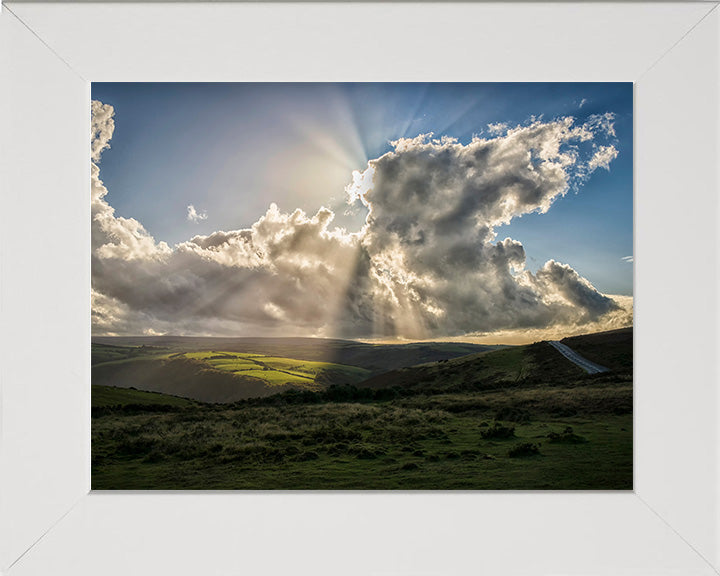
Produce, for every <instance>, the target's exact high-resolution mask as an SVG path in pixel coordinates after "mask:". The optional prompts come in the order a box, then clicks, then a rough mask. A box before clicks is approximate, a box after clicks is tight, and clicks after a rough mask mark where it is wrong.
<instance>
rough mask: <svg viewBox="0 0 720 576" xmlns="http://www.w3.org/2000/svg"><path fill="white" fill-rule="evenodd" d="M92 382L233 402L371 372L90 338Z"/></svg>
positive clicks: (346, 380) (345, 380)
mask: <svg viewBox="0 0 720 576" xmlns="http://www.w3.org/2000/svg"><path fill="white" fill-rule="evenodd" d="M92 352H93V362H92V382H93V384H96V385H101V386H110V387H119V388H130V387H132V388H137V389H139V390H146V391H152V392H160V393H164V394H171V395H175V396H183V397H186V398H191V399H194V400H199V401H202V402H233V401H236V400H240V399H243V398H252V397H257V396H266V395H269V394H275V393H278V392H282V391H284V390H286V389H288V388H297V389H307V390H317V389H320V388H323V387H325V386H329V385H332V384H353V383H358V382H361V381H363V380H365V379H366V378H368V376H370V374H371V372H370V371H369V370H367V369H365V368H362V367H358V366H346V365H343V364H338V363H335V362H324V361H317V360H302V359H296V358H287V357H281V356H275V355H265V354H257V353H251V352H232V351H225V350H186V349H183V347H178V346H172V347H156V346H111V345H106V344H97V343H93V348H92Z"/></svg>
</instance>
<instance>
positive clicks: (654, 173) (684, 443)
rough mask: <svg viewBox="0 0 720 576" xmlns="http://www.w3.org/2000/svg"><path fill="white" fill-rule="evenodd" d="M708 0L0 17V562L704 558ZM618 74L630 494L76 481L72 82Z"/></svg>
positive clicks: (65, 10) (148, 564)
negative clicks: (176, 486)
mask: <svg viewBox="0 0 720 576" xmlns="http://www.w3.org/2000/svg"><path fill="white" fill-rule="evenodd" d="M717 5H718V4H717V3H715V2H663V3H615V4H612V3H606V4H601V3H550V4H545V3H457V4H440V3H419V4H412V3H397V4H372V3H359V4H349V3H316V4H302V3H286V4H272V3H187V4H174V3H169V4H165V3H144V4H141V3H107V4H103V3H76V4H72V3H30V2H7V3H5V4H4V5H3V6H2V13H0V86H1V87H2V88H1V89H0V118H1V119H2V120H1V122H0V193H1V194H2V196H1V197H2V208H1V209H0V337H1V338H2V341H1V344H2V346H0V386H1V388H0V402H1V410H2V413H1V417H2V432H1V436H0V573H1V574H8V575H10V576H30V575H32V576H36V575H41V574H42V575H45V574H60V575H66V574H67V575H73V576H77V575H86V574H87V575H91V574H92V575H96V574H103V575H110V576H112V575H115V574H117V575H120V574H123V575H126V574H133V575H138V574H140V575H143V574H148V575H150V574H152V575H156V574H204V575H210V574H236V573H237V574H240V573H251V574H273V575H275V574H278V575H280V574H313V575H318V574H333V575H335V574H338V573H341V574H347V575H354V574H358V575H360V574H362V575H399V576H410V575H424V576H430V575H433V576H436V575H445V574H453V575H455V574H476V573H487V574H523V575H535V574H538V575H540V574H542V575H546V574H548V575H549V574H555V575H560V574H567V575H570V574H583V575H588V574H607V575H613V576H617V575H623V574H628V575H630V574H631V575H641V574H643V575H651V574H652V575H670V574H675V575H683V576H685V575H703V576H704V575H708V576H710V575H712V574H717V573H719V572H718V571H719V570H720V425H718V424H717V418H718V416H720V391H719V390H718V368H719V367H720V366H719V365H718V359H717V358H716V356H717V352H718V325H719V323H718V319H719V318H718V293H719V292H718V288H720V286H719V281H718V274H717V271H718V250H719V246H720V245H719V244H718V232H717V223H718V216H719V215H720V211H719V210H718V182H719V179H720V172H719V171H718V162H717V158H718V156H717V151H718V149H719V147H718V144H719V143H720V139H719V137H718V130H719V128H720V123H719V122H718V120H719V119H720V116H719V109H718V102H719V99H718V96H719V95H720V94H719V92H720V90H719V86H720V84H719V83H718V79H719V78H720V50H719V49H718V46H719V44H718V41H719V40H720V10H717V9H716V8H717ZM273 80H282V81H425V80H428V81H513V80H522V81H569V80H572V81H632V82H634V83H635V255H634V256H635V299H636V301H635V319H636V320H635V412H634V416H635V447H634V450H635V464H634V478H635V479H634V490H633V491H632V492H618V493H612V492H572V493H564V492H482V491H481V492H438V493H428V492H415V493H406V492H242V491H241V492H215V493H211V492H135V493H132V492H130V493H123V492H120V493H118V492H112V493H110V492H92V493H90V465H89V461H90V434H89V428H90V423H89V421H90V409H89V396H90V386H89V384H90V321H89V320H90V257H89V250H90V202H89V198H90V196H89V183H90V164H89V156H90V146H89V143H90V139H89V126H90V112H89V101H90V82H91V81H273Z"/></svg>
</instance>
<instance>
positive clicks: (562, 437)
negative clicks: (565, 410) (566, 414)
mask: <svg viewBox="0 0 720 576" xmlns="http://www.w3.org/2000/svg"><path fill="white" fill-rule="evenodd" d="M547 437H548V438H549V439H550V442H553V443H555V444H584V443H585V442H587V438H583V437H582V436H578V435H577V434H575V433H574V432H573V429H572V426H566V427H565V430H563V431H562V432H550V434H548V435H547Z"/></svg>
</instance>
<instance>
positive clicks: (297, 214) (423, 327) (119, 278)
mask: <svg viewBox="0 0 720 576" xmlns="http://www.w3.org/2000/svg"><path fill="white" fill-rule="evenodd" d="M112 112H113V111H112V107H109V106H106V105H102V104H100V103H93V114H94V116H93V138H94V141H93V166H92V187H93V210H92V214H93V226H92V233H93V240H92V246H93V257H92V278H93V330H94V332H95V333H97V334H110V333H117V334H130V333H134V334H141V333H148V332H147V331H148V330H152V331H154V332H156V333H179V334H218V335H281V336H282V335H321V336H343V337H403V338H413V339H415V338H417V339H422V338H438V337H450V336H462V335H468V334H483V333H490V332H498V331H513V330H525V331H528V330H548V329H550V328H553V329H559V327H564V329H565V330H566V331H569V330H572V329H573V328H577V327H578V326H583V325H588V324H597V325H598V326H603V325H605V324H607V325H611V324H612V325H615V324H618V323H622V322H625V324H626V325H627V323H629V322H631V319H632V312H631V311H629V312H628V309H627V307H626V306H622V305H620V304H619V303H618V301H617V299H615V298H611V297H608V296H605V295H603V294H601V293H599V292H598V291H597V290H596V289H595V288H594V287H593V286H592V284H591V283H590V282H589V281H588V280H587V279H585V278H582V277H581V276H580V275H579V274H578V273H577V272H576V271H575V270H573V269H572V268H571V267H570V266H568V265H565V264H561V263H558V262H555V261H549V262H547V263H546V264H545V265H544V266H543V267H542V268H541V269H540V270H538V272H537V273H532V272H530V271H529V270H527V269H526V268H525V251H524V248H523V246H522V244H521V243H519V242H517V241H516V240H513V239H511V238H505V239H503V240H498V239H497V229H498V228H500V227H502V226H503V225H504V224H506V223H508V222H510V221H511V220H512V219H513V218H516V217H519V216H521V215H523V214H528V213H531V212H540V213H544V212H546V211H547V210H549V209H550V207H551V206H552V204H553V202H554V201H555V200H556V199H557V198H559V197H561V196H563V195H564V194H566V193H567V191H568V190H569V189H570V187H571V186H572V185H573V182H574V181H576V180H581V179H583V178H585V177H586V176H587V174H589V173H590V172H591V171H592V169H591V165H592V164H593V162H595V164H597V166H600V165H607V164H609V163H610V162H611V161H612V159H614V158H615V156H616V154H615V155H613V156H612V157H610V155H609V154H608V153H607V152H605V154H606V156H607V160H603V158H604V157H598V159H597V160H594V159H595V158H596V156H597V154H598V151H599V150H601V149H602V148H600V147H598V146H601V145H600V144H598V143H597V142H596V140H601V141H602V140H604V139H607V138H608V137H611V136H612V125H611V122H612V117H611V116H608V115H605V116H603V117H593V118H591V119H590V120H589V121H588V122H586V123H584V124H580V125H576V124H575V122H574V120H573V119H572V118H561V119H558V120H553V121H550V122H542V121H539V120H534V121H531V122H530V123H528V124H526V125H524V126H517V127H514V128H511V127H504V128H503V135H498V136H496V137H493V138H488V139H485V138H480V137H476V138H474V139H473V140H472V141H471V142H469V143H467V144H461V143H460V142H458V141H457V140H455V139H452V138H448V137H441V138H434V137H433V136H432V135H421V136H418V137H416V138H407V139H400V140H398V141H396V142H393V143H392V145H393V149H392V150H391V151H390V152H388V153H387V154H385V155H383V156H381V157H380V158H377V159H374V160H371V161H370V162H369V163H368V166H367V167H366V168H365V170H363V171H356V172H355V173H354V174H353V175H352V182H351V183H350V184H349V185H348V186H347V188H346V193H347V196H348V201H349V202H350V203H362V204H363V205H365V206H366V207H367V210H368V216H367V220H366V223H365V225H364V226H363V228H362V229H361V230H360V231H359V232H356V233H348V232H347V231H345V230H344V229H341V228H339V227H336V226H333V219H334V213H333V212H332V211H331V210H330V209H328V208H320V209H319V210H318V211H317V212H316V213H315V214H307V213H305V212H303V211H302V210H293V211H289V212H286V211H283V210H281V209H280V207H278V206H277V205H276V204H270V206H269V208H268V209H267V211H266V213H265V214H264V215H262V216H261V217H260V218H258V220H257V221H256V222H255V223H254V224H253V225H252V226H251V227H249V228H246V229H241V230H230V231H217V232H214V233H212V234H209V235H206V236H202V235H199V236H195V237H193V238H191V239H189V240H187V241H185V242H182V243H179V244H177V245H176V246H174V247H173V248H170V247H169V246H168V245H167V244H165V243H164V242H156V241H155V239H154V238H152V236H150V235H149V234H148V233H147V231H146V230H145V229H144V228H143V227H142V225H141V224H140V223H139V222H137V221H136V220H134V219H126V218H122V217H118V216H116V215H115V213H114V210H113V208H112V207H111V206H110V204H109V203H108V202H107V199H106V196H107V189H106V188H105V186H104V185H103V183H102V181H101V180H100V177H99V167H98V162H99V158H100V154H101V152H102V151H103V150H104V149H106V148H107V147H108V146H109V142H110V138H111V136H112V131H113V128H114V124H113V120H112V115H113V114H112ZM96 113H97V118H95V114H96ZM95 139H97V140H98V142H97V143H96V142H95ZM96 151H97V152H96ZM601 161H603V162H605V164H601ZM597 166H595V167H597ZM593 169H594V168H593ZM191 208H192V211H191ZM191 216H192V217H191ZM195 217H197V218H200V217H201V215H200V214H198V212H197V211H196V210H195V209H194V207H193V206H192V205H191V206H189V207H188V219H195Z"/></svg>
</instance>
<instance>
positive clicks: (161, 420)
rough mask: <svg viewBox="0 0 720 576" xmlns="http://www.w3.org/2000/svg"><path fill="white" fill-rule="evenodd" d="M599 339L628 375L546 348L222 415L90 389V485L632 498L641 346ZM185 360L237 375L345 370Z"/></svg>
mask: <svg viewBox="0 0 720 576" xmlns="http://www.w3.org/2000/svg"><path fill="white" fill-rule="evenodd" d="M622 338H624V340H623V341H624V342H626V343H627V342H628V341H631V339H630V340H628V338H627V334H622ZM603 339H605V340H607V343H606V344H607V346H606V347H605V348H603V346H605V345H604V344H602V342H603V341H604V340H603ZM596 341H598V342H600V344H599V345H598V347H597V349H593V351H594V352H595V353H596V356H597V357H598V358H600V357H603V355H604V356H605V357H612V358H613V359H614V361H615V362H616V365H617V366H620V367H621V369H620V370H615V371H612V372H609V373H604V374H598V375H592V376H591V375H587V374H584V373H583V372H582V370H580V369H579V368H577V367H576V366H575V365H574V364H572V363H570V362H568V361H567V360H565V359H564V358H563V357H562V356H561V355H560V354H559V353H558V352H557V351H556V350H554V349H553V348H552V347H551V346H549V345H548V344H546V343H538V344H533V345H529V346H518V347H512V348H505V349H501V350H496V351H491V352H485V353H479V354H477V353H476V354H471V355H468V356H465V357H463V358H457V359H450V360H444V361H440V362H435V363H429V364H428V363H425V364H423V365H420V366H416V367H408V368H405V369H402V370H394V371H391V372H388V373H386V374H382V375H378V376H376V377H374V378H371V379H369V380H367V381H365V382H360V383H358V384H357V385H343V386H335V385H333V386H315V387H293V388H290V389H288V388H286V389H285V390H284V391H283V392H281V393H278V394H274V395H271V396H266V397H262V398H249V399H246V400H242V401H239V402H232V403H225V404H204V403H199V402H190V401H186V400H184V399H181V398H177V397H174V396H163V395H162V394H148V393H144V392H139V391H135V390H127V389H120V388H110V387H102V386H94V387H93V423H92V433H93V438H92V487H93V489H263V490H266V489H423V490H429V489H494V490H497V489H517V490H540V489H563V490H571V489H586V490H587V489H594V490H615V489H622V490H630V489H632V457H633V441H632V437H633V435H632V425H633V418H632V406H633V386H632V371H631V370H627V367H628V366H632V362H631V359H632V347H631V346H630V347H628V346H627V345H626V346H625V347H624V348H623V346H620V345H619V344H618V338H616V337H608V336H603V337H602V338H596ZM580 343H581V344H582V343H583V342H582V341H580ZM175 354H178V353H177V352H175ZM182 354H185V355H186V356H187V357H186V358H179V357H178V358H175V361H178V362H186V363H190V365H193V366H194V365H195V363H199V364H203V363H204V364H205V365H208V366H209V368H208V369H209V370H211V371H212V372H213V373H215V372H218V373H224V374H226V375H228V376H231V377H234V375H235V374H238V373H239V374H244V373H253V374H254V373H256V372H260V373H264V374H265V376H266V377H268V376H269V375H268V374H267V373H268V372H269V373H278V374H282V377H283V378H284V377H285V376H286V375H287V374H288V373H294V374H295V375H296V376H297V377H298V378H302V377H304V376H305V375H307V376H308V377H312V376H313V375H317V374H322V373H323V372H324V371H327V370H333V369H336V365H332V363H330V366H329V365H328V363H323V362H313V361H298V360H293V359H291V358H284V357H277V356H270V355H268V356H266V355H262V354H252V353H230V352H227V351H218V350H214V351H211V350H208V351H196V352H191V353H182ZM213 363H214V364H213ZM258 363H260V364H258ZM259 365H263V366H264V367H265V368H262V369H257V368H253V366H259Z"/></svg>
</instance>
